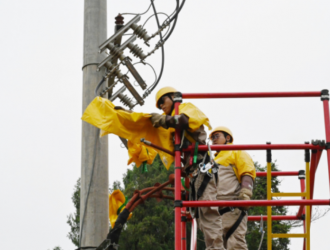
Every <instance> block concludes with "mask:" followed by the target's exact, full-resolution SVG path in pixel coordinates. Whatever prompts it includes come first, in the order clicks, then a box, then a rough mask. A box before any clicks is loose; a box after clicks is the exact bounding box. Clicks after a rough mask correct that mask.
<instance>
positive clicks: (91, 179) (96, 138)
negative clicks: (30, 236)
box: [79, 129, 100, 248]
mask: <svg viewBox="0 0 330 250" xmlns="http://www.w3.org/2000/svg"><path fill="white" fill-rule="evenodd" d="M99 134H100V129H97V130H96V135H95V144H94V155H93V166H92V172H91V178H90V180H89V186H88V191H87V195H86V201H85V207H84V213H83V216H82V220H81V228H80V233H79V247H80V248H81V239H82V233H83V228H84V220H85V215H86V209H87V202H88V196H89V193H90V190H91V186H92V181H93V175H94V169H95V162H96V150H97V145H98V139H99V136H98V135H99Z"/></svg>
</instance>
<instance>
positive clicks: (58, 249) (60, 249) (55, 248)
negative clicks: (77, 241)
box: [53, 246, 63, 250]
mask: <svg viewBox="0 0 330 250" xmlns="http://www.w3.org/2000/svg"><path fill="white" fill-rule="evenodd" d="M53 250H63V249H62V248H61V247H59V246H57V247H54V249H53Z"/></svg>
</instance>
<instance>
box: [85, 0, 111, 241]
mask: <svg viewBox="0 0 330 250" xmlns="http://www.w3.org/2000/svg"><path fill="white" fill-rule="evenodd" d="M106 39H107V1H106V0H85V6H84V52H83V54H84V62H83V101H82V110H83V111H84V110H85V109H86V107H87V106H88V104H89V103H90V102H91V101H92V100H93V99H94V97H95V96H94V89H95V88H96V86H97V84H98V83H99V82H100V81H101V79H102V76H103V74H104V70H101V71H100V72H97V71H96V69H97V64H98V63H99V62H101V61H102V60H103V59H104V56H102V55H101V54H99V53H98V46H99V45H100V44H102V43H103V42H104V41H105V40H106ZM95 143H96V145H95ZM93 166H94V170H93ZM92 175H93V178H92V181H91V176H92ZM89 187H90V189H89ZM108 187H109V180H108V138H107V137H106V136H105V137H103V138H99V133H98V129H97V128H96V127H94V126H92V125H90V124H88V123H86V122H82V148H81V193H80V236H81V240H80V242H81V243H80V246H81V247H84V246H91V247H95V246H98V245H99V244H100V243H101V242H102V241H103V240H104V239H105V238H106V236H107V234H108V231H109V217H108V213H109V202H108V200H109V198H108V192H109V191H108ZM88 192H89V195H88V199H87V206H86V209H85V203H86V198H87V194H88ZM84 212H85V214H84Z"/></svg>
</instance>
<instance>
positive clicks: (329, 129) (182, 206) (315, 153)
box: [174, 90, 330, 250]
mask: <svg viewBox="0 0 330 250" xmlns="http://www.w3.org/2000/svg"><path fill="white" fill-rule="evenodd" d="M276 97H277V98H278V97H321V101H322V102H323V111H324V123H325V134H326V140H325V141H326V144H325V145H312V144H266V145H264V144H262V145H214V146H211V149H212V150H216V151H219V150H305V151H309V150H312V157H311V163H310V168H309V175H310V177H309V178H308V180H309V183H307V185H308V186H309V187H310V189H309V199H308V198H307V199H304V198H303V199H301V200H251V201H237V200H234V201H232V200H231V201H182V197H181V170H182V169H181V149H180V148H179V145H180V141H181V136H180V131H179V130H176V131H175V145H176V146H175V170H174V171H175V173H174V174H175V187H174V199H175V202H174V206H175V250H186V221H185V220H184V219H182V218H181V217H182V214H184V215H185V214H186V208H187V207H206V206H232V207H239V206H268V207H270V206H300V207H299V211H298V213H297V215H295V216H271V220H301V219H303V215H305V206H310V208H312V206H313V205H328V206H329V205H330V200H329V199H323V200H314V199H313V192H314V183H315V172H316V169H317V167H318V163H319V160H320V157H321V154H322V152H323V150H326V151H327V165H328V173H329V184H330V116H329V91H328V90H322V91H314V92H259V93H253V92H251V93H199V94H198V93H175V95H174V107H175V114H176V115H178V114H179V106H180V103H181V102H182V99H202V98H276ZM198 149H199V151H207V150H208V149H207V146H205V145H202V146H199V147H198ZM192 150H193V148H192V147H191V146H190V147H188V148H187V149H184V150H182V151H192ZM298 175H299V172H298V171H290V172H271V176H298ZM257 176H259V177H266V176H267V172H262V173H257ZM300 184H301V192H304V191H305V181H304V180H303V179H300ZM309 211H310V214H311V211H312V210H311V209H309ZM183 217H185V216H183ZM185 218H186V217H185ZM307 218H308V219H309V220H310V218H311V217H310V216H307ZM261 219H263V220H267V216H262V218H261V216H249V217H248V220H249V221H259V220H261ZM305 234H306V231H305ZM292 236H293V237H295V236H294V235H292ZM308 244H309V243H308ZM195 247H196V246H195ZM305 247H306V241H304V249H305ZM268 250H270V249H268Z"/></svg>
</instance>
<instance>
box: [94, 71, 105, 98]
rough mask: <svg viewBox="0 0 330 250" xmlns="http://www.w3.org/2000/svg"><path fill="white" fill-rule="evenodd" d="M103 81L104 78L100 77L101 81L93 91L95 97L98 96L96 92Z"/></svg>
mask: <svg viewBox="0 0 330 250" xmlns="http://www.w3.org/2000/svg"><path fill="white" fill-rule="evenodd" d="M104 81H105V77H104V76H103V77H102V80H101V81H100V82H99V84H98V85H97V86H96V88H95V90H94V94H95V96H98V94H97V91H98V90H99V88H100V87H101V85H102V83H103V82H104Z"/></svg>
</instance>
